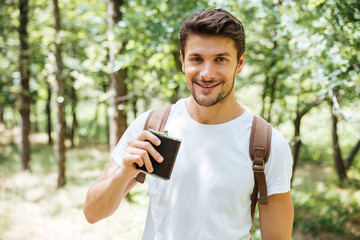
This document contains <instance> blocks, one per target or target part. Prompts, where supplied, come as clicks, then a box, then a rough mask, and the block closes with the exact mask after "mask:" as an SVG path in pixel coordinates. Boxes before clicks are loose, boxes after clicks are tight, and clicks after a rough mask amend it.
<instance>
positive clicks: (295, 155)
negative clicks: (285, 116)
mask: <svg viewBox="0 0 360 240" xmlns="http://www.w3.org/2000/svg"><path fill="white" fill-rule="evenodd" d="M301 118H302V116H301V115H300V113H299V112H297V113H296V118H295V120H294V139H293V149H292V153H293V169H292V179H291V182H292V180H293V179H294V174H295V169H296V166H297V163H298V158H299V152H300V147H301V137H300V125H301Z"/></svg>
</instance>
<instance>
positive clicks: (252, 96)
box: [0, 0, 360, 240]
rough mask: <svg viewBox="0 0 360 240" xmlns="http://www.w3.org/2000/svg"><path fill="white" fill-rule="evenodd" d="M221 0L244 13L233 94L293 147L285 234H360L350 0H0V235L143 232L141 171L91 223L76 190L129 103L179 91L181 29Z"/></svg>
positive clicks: (356, 23)
mask: <svg viewBox="0 0 360 240" xmlns="http://www.w3.org/2000/svg"><path fill="white" fill-rule="evenodd" d="M21 6H25V7H21ZM26 6H28V7H26ZM54 6H58V7H59V9H58V10H59V11H58V12H57V10H54V9H56V8H54ZM220 7H221V8H224V9H226V10H229V11H230V12H231V13H233V14H234V15H235V16H237V17H238V18H239V19H240V20H241V21H242V22H243V24H244V26H245V32H246V58H245V66H244V69H243V72H242V73H241V74H240V76H238V77H237V80H236V84H235V87H236V98H237V99H238V101H239V102H240V103H241V104H243V105H245V106H247V108H248V109H249V110H251V111H252V112H253V113H256V114H259V115H261V116H263V117H264V118H265V119H266V120H268V121H269V122H271V124H272V125H273V126H274V127H275V128H277V129H279V130H280V131H281V132H282V133H283V134H284V135H285V137H286V139H287V140H288V142H289V144H290V146H291V148H292V151H293V157H294V162H295V165H294V166H295V168H294V175H293V182H292V186H293V188H292V196H293V201H294V206H295V222H294V234H293V239H295V240H303V239H330V240H331V239H343V240H346V239H349V240H352V239H359V238H360V214H359V209H360V170H359V169H360V153H359V152H360V151H359V149H360V107H359V106H360V71H359V70H360V66H359V62H360V59H359V58H360V57H359V56H360V11H359V7H360V4H359V1H357V0H308V1H291V0H278V1H276V0H274V1H266V0H242V1H241V0H239V1H235V0H234V1H230V0H229V1H225V0H224V1H190V0H183V1H176V0H173V1H171V0H169V1H164V0H161V1H159V0H152V1H146V0H133V1H116V0H108V1H105V0H100V1H99V0H96V1H95V0H88V1H79V0H72V1H70V0H63V1H59V2H57V0H53V1H45V0H30V1H28V0H1V1H0V239H4V240H5V239H6V240H20V239H21V240H23V239H40V240H41V239H54V240H56V239H121V240H128V239H130V240H132V239H141V235H142V230H143V227H144V223H145V217H146V211H147V210H146V209H147V204H148V195H147V184H144V185H137V186H136V187H135V189H134V190H133V191H132V192H131V193H130V194H129V195H128V197H127V199H126V200H125V201H123V202H122V203H121V205H120V208H119V210H118V211H117V212H116V213H115V214H114V215H113V216H111V217H110V218H108V219H105V220H102V221H100V222H99V223H96V224H94V225H90V224H88V223H87V222H86V220H85V218H84V216H83V213H82V207H83V204H84V200H85V195H86V191H87V189H88V188H89V187H90V185H91V184H92V183H93V182H94V181H95V179H96V178H97V177H98V176H99V174H100V173H101V171H102V169H103V168H104V166H105V165H106V163H107V162H108V161H109V158H110V156H109V152H110V149H112V148H113V147H114V144H115V143H116V142H117V141H118V139H119V137H120V136H121V134H122V132H123V130H124V129H126V126H127V125H128V124H130V123H131V122H132V120H133V119H134V118H135V117H136V116H138V115H139V114H140V113H142V112H144V111H146V110H148V109H151V108H156V107H160V106H164V105H166V104H169V103H174V102H176V101H177V100H178V99H179V98H182V97H186V96H189V93H188V91H187V88H186V84H185V78H184V74H183V73H182V71H181V61H180V56H179V44H178V41H179V28H180V26H181V23H182V22H183V21H184V20H185V19H186V18H187V17H189V16H190V15H191V14H192V13H194V12H195V11H198V10H200V9H205V8H220ZM57 13H58V14H57ZM56 20H58V24H55V22H56ZM24 29H26V30H27V31H24ZM20 40H21V41H20ZM57 62H58V65H57V64H56V63H57ZM59 62H60V63H61V64H60V65H59ZM59 112H60V114H58V113H59ZM26 113H28V114H29V115H28V117H27V115H26ZM58 116H60V117H61V118H62V119H64V121H65V122H62V121H61V118H60V120H59V118H58ZM65 123H66V124H65ZM59 129H64V134H65V135H66V137H65V135H61V134H60V130H59ZM27 139H29V144H28V145H27V144H26V142H27ZM56 139H59V141H56ZM62 145H64V146H65V147H66V150H59V146H62ZM60 149H61V148H60ZM61 161H62V162H63V165H64V166H65V168H63V169H61V168H59V167H58V163H59V162H61ZM258 229H259V227H258V223H257V220H255V229H254V233H253V239H255V240H257V239H260V232H259V230H258Z"/></svg>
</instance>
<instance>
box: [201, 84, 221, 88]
mask: <svg viewBox="0 0 360 240" xmlns="http://www.w3.org/2000/svg"><path fill="white" fill-rule="evenodd" d="M199 85H200V86H201V87H204V88H212V87H215V86H216V85H217V84H214V85H211V86H204V85H201V84H199Z"/></svg>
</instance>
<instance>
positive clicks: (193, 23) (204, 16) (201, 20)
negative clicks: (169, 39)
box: [180, 9, 245, 60]
mask: <svg viewBox="0 0 360 240" xmlns="http://www.w3.org/2000/svg"><path fill="white" fill-rule="evenodd" d="M191 34H198V35H203V36H213V35H215V36H224V37H228V38H231V39H232V40H233V41H234V45H235V48H236V50H237V58H238V60H239V59H240V57H241V56H242V54H243V53H244V52H245V31H244V27H243V25H242V23H241V22H240V20H239V19H237V18H236V17H234V16H233V15H232V14H231V13H229V12H227V11H225V10H224V9H208V10H202V11H199V12H196V13H194V14H193V15H192V16H191V17H189V18H188V19H187V20H186V21H185V22H184V23H183V24H182V25H181V28H180V51H181V53H182V55H183V56H185V46H186V40H187V37H188V35H191Z"/></svg>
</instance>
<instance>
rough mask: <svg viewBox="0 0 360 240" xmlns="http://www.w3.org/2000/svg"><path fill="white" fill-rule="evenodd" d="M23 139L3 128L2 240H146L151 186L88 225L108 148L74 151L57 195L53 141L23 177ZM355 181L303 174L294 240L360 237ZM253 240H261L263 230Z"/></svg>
mask: <svg viewBox="0 0 360 240" xmlns="http://www.w3.org/2000/svg"><path fill="white" fill-rule="evenodd" d="M16 136H18V133H17V131H16V130H12V131H9V130H5V129H4V128H0V176H1V177H0V239H7V240H20V239H21V240H27V239H38V240H42V239H52V240H57V239H59V240H60V239H76V240H77V239H89V240H95V239H109V240H111V239H120V240H136V239H141V235H142V231H143V227H144V223H145V218H146V212H147V210H146V209H147V206H148V196H147V184H143V185H141V184H138V185H137V186H136V187H135V188H134V189H133V190H132V192H131V194H132V199H133V201H134V202H132V203H129V202H127V201H123V202H122V203H121V205H120V207H119V209H118V210H117V211H116V213H115V214H114V215H113V216H111V217H109V218H107V219H104V220H102V221H100V222H98V223H96V224H93V225H91V224H89V223H87V222H86V220H85V217H84V215H83V213H82V208H83V204H84V200H85V196H86V192H87V190H88V188H89V187H90V186H91V184H92V183H93V182H94V181H95V179H96V178H97V177H98V176H99V174H100V172H101V170H102V169H103V168H104V166H105V165H106V164H107V162H108V161H109V153H108V147H107V146H106V145H104V144H98V143H91V144H81V145H79V146H77V147H76V148H73V149H68V150H67V152H66V156H67V170H66V175H67V185H66V186H65V187H64V188H62V189H57V188H56V179H57V175H56V174H57V167H56V161H55V158H54V156H53V147H52V146H50V145H48V144H47V143H46V140H47V139H46V136H45V135H44V134H32V135H31V147H32V153H31V157H32V162H31V168H32V171H31V172H21V171H18V169H19V166H20V164H19V156H18V150H17V145H16V144H15V143H14V142H16V141H17V139H16ZM94 142H95V141H94ZM349 175H350V176H352V180H354V181H352V182H351V184H347V186H345V187H344V188H341V189H340V188H338V187H337V185H336V182H337V179H336V175H335V173H334V172H333V169H332V168H331V167H326V166H325V167H324V166H319V165H314V164H304V165H300V166H299V167H298V169H297V171H296V175H295V181H294V184H293V190H292V191H293V199H294V205H295V231H294V237H293V239H294V240H304V239H315V240H316V239H317V240H319V239H328V240H332V239H343V240H353V239H359V238H360V231H359V229H360V217H359V214H358V209H359V208H360V202H359V199H360V191H359V186H360V184H359V182H360V181H359V179H360V177H359V172H358V170H357V169H354V170H353V171H351V172H350V174H349ZM256 221H257V220H255V222H256ZM253 239H254V240H258V239H260V237H259V232H258V231H257V232H255V233H254V238H253Z"/></svg>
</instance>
